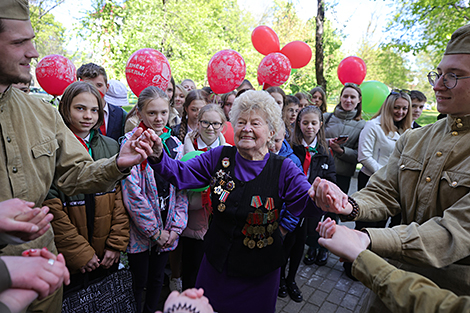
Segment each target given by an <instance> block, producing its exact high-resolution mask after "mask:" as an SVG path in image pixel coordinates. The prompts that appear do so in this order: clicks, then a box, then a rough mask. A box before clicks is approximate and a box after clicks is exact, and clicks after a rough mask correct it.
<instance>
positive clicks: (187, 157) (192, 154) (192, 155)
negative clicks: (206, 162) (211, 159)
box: [181, 151, 209, 192]
mask: <svg viewBox="0 0 470 313" xmlns="http://www.w3.org/2000/svg"><path fill="white" fill-rule="evenodd" d="M203 153H204V152H203V151H190V152H188V153H186V154H185V155H183V157H182V158H181V161H182V162H186V161H187V160H190V159H192V158H195V157H197V156H198V155H201V154H203ZM207 188H209V186H206V187H201V188H196V189H191V191H194V192H201V191H204V190H206V189H207Z"/></svg>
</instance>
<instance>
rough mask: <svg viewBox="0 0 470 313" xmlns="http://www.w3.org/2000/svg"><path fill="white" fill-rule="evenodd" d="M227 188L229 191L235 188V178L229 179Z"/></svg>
mask: <svg viewBox="0 0 470 313" xmlns="http://www.w3.org/2000/svg"><path fill="white" fill-rule="evenodd" d="M225 188H227V190H228V191H232V190H233V189H234V188H235V183H234V182H233V180H231V181H229V182H228V183H227V185H226V186H225Z"/></svg>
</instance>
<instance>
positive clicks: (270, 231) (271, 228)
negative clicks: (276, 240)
mask: <svg viewBox="0 0 470 313" xmlns="http://www.w3.org/2000/svg"><path fill="white" fill-rule="evenodd" d="M267 230H268V233H270V234H272V233H273V225H272V224H269V225H268V226H267Z"/></svg>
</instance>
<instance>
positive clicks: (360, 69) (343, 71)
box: [338, 56, 367, 85]
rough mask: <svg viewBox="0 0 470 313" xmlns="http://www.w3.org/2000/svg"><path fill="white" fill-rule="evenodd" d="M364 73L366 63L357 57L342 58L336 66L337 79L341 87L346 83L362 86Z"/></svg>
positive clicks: (365, 71)
mask: <svg viewBox="0 0 470 313" xmlns="http://www.w3.org/2000/svg"><path fill="white" fill-rule="evenodd" d="M366 73H367V67H366V63H364V61H363V60H362V59H361V58H359V57H354V56H351V57H347V58H344V59H343V60H342V61H341V62H340V63H339V66H338V78H339V81H340V82H341V83H342V84H343V85H344V84H346V83H354V84H356V85H360V84H362V82H363V81H364V78H365V77H366Z"/></svg>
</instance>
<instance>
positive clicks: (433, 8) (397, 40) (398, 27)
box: [387, 0, 470, 64]
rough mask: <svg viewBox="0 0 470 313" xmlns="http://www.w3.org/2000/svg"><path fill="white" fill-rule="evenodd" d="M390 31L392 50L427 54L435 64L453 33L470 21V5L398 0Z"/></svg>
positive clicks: (447, 0) (450, 0) (441, 0)
mask: <svg viewBox="0 0 470 313" xmlns="http://www.w3.org/2000/svg"><path fill="white" fill-rule="evenodd" d="M395 6H396V7H395V8H392V9H391V10H390V11H391V12H396V13H395V14H394V16H393V19H392V21H391V22H390V24H389V25H388V29H387V31H389V32H390V34H391V35H392V36H393V37H392V40H391V42H390V43H389V45H390V46H394V47H397V48H399V49H400V50H401V51H404V52H413V53H414V54H417V53H419V52H422V51H426V52H428V53H429V54H430V56H431V60H432V62H433V63H434V64H437V63H438V62H439V61H440V58H441V56H442V54H443V53H444V50H445V47H446V44H447V42H448V41H449V39H450V36H451V35H452V33H453V32H454V31H455V30H456V29H457V28H458V27H460V26H463V25H465V24H467V23H468V22H469V21H470V8H469V3H468V1H462V0H397V1H396V2H395Z"/></svg>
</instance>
